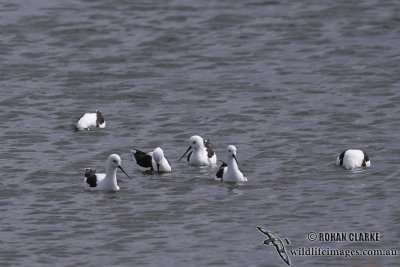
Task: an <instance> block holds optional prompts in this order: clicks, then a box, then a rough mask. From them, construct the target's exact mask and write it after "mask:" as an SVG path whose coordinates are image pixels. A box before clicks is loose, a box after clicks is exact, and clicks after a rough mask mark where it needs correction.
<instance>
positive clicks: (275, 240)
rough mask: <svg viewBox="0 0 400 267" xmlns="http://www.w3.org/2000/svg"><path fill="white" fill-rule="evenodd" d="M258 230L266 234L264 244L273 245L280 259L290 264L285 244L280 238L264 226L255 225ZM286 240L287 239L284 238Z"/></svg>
mask: <svg viewBox="0 0 400 267" xmlns="http://www.w3.org/2000/svg"><path fill="white" fill-rule="evenodd" d="M257 228H258V230H260V231H261V232H262V233H263V234H265V235H266V236H268V239H266V240H264V243H263V244H264V245H271V244H272V245H274V246H275V248H276V250H277V251H278V254H279V256H281V258H282V260H283V261H284V262H286V263H287V265H289V266H290V259H289V256H288V254H287V253H286V250H285V246H284V245H283V243H282V240H281V239H280V238H279V237H278V236H277V235H276V234H274V233H273V232H271V231H269V230H267V229H266V228H264V227H260V226H257ZM286 242H287V243H289V241H288V240H287V239H286Z"/></svg>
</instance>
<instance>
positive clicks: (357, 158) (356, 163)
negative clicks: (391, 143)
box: [336, 149, 371, 169]
mask: <svg viewBox="0 0 400 267" xmlns="http://www.w3.org/2000/svg"><path fill="white" fill-rule="evenodd" d="M336 165H340V166H343V167H344V168H346V169H354V168H360V167H370V166H371V161H370V159H369V157H368V155H367V154H366V153H365V152H364V151H362V150H359V149H347V150H345V151H343V152H342V154H340V156H339V157H337V159H336Z"/></svg>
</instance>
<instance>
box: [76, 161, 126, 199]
mask: <svg viewBox="0 0 400 267" xmlns="http://www.w3.org/2000/svg"><path fill="white" fill-rule="evenodd" d="M117 168H119V169H120V170H121V171H122V172H123V173H125V175H126V176H128V178H129V179H132V178H131V177H129V175H128V174H127V173H126V172H125V171H124V169H122V167H121V158H120V157H119V156H118V155H117V154H111V155H110V156H109V157H108V159H107V166H106V173H105V174H104V173H96V170H93V169H90V168H86V169H85V178H84V179H83V181H84V184H85V187H86V188H87V189H91V190H110V191H118V190H119V186H118V184H117V175H116V174H117Z"/></svg>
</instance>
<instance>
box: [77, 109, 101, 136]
mask: <svg viewBox="0 0 400 267" xmlns="http://www.w3.org/2000/svg"><path fill="white" fill-rule="evenodd" d="M104 127H106V122H105V120H104V117H103V115H102V114H101V111H100V110H96V113H85V114H83V115H82V116H81V117H80V118H79V119H78V122H77V123H76V128H77V129H78V130H80V131H83V130H89V129H90V128H104Z"/></svg>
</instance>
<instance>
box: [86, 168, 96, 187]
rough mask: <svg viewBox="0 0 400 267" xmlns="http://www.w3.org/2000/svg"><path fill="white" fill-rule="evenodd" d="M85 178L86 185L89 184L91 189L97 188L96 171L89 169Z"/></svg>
mask: <svg viewBox="0 0 400 267" xmlns="http://www.w3.org/2000/svg"><path fill="white" fill-rule="evenodd" d="M85 177H86V183H88V184H89V185H90V187H96V186H97V177H96V170H92V169H89V168H87V169H86V170H85Z"/></svg>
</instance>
